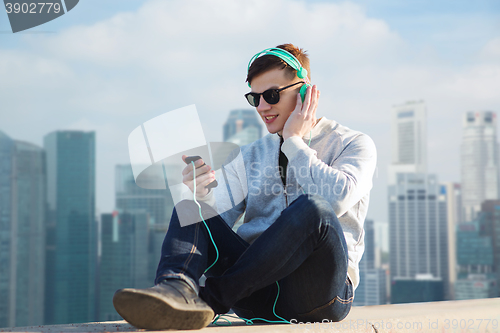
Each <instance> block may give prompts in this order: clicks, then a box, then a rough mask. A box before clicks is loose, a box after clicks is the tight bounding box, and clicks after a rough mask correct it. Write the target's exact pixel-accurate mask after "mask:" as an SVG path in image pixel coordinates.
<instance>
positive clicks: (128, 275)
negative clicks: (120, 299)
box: [98, 212, 153, 321]
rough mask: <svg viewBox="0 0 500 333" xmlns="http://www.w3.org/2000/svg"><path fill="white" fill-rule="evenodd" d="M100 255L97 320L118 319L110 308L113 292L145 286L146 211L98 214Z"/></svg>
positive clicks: (147, 283)
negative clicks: (99, 216)
mask: <svg viewBox="0 0 500 333" xmlns="http://www.w3.org/2000/svg"><path fill="white" fill-rule="evenodd" d="M101 226H102V227H101V230H102V232H101V242H102V254H101V265H100V288H99V290H100V292H99V299H98V301H99V308H100V311H99V312H100V313H99V318H98V320H100V321H101V320H106V321H107V320H120V319H121V318H120V316H119V315H118V313H117V312H116V310H115V309H114V307H113V295H114V293H115V291H116V290H118V289H121V288H148V287H150V286H152V285H153V281H150V280H149V277H148V260H147V258H148V249H149V244H148V226H149V215H148V214H147V213H144V212H143V213H123V214H119V213H118V212H114V213H113V214H102V215H101Z"/></svg>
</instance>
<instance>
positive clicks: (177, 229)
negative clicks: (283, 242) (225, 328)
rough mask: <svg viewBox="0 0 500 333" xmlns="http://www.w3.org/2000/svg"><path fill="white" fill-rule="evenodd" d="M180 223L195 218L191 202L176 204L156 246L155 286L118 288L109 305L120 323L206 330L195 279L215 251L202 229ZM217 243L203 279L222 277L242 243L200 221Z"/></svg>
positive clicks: (220, 225) (215, 221) (213, 223)
mask: <svg viewBox="0 0 500 333" xmlns="http://www.w3.org/2000/svg"><path fill="white" fill-rule="evenodd" d="M201 205H202V215H203V216H206V215H205V213H207V212H208V216H214V215H215V214H213V213H214V211H213V209H212V208H210V207H209V206H207V205H205V204H201ZM179 214H181V216H183V218H192V219H193V221H197V220H198V219H199V209H198V206H197V205H196V204H195V203H194V202H190V201H182V202H180V203H179V204H178V205H176V207H175V210H174V213H173V214H172V219H171V221H170V227H169V230H168V232H167V235H166V236H165V241H164V243H163V246H162V255H161V259H160V264H159V266H158V270H157V277H156V279H155V286H154V287H152V288H147V289H132V288H127V289H121V290H118V291H117V292H116V293H115V295H114V297H113V304H114V306H115V309H116V310H117V312H118V313H119V314H120V315H121V316H122V318H123V319H125V320H126V321H128V322H129V323H131V324H132V325H134V326H136V327H138V328H146V329H197V328H202V327H205V326H206V325H208V324H209V323H210V321H211V319H212V317H213V315H214V312H213V310H212V309H211V308H210V307H209V306H208V305H207V304H206V303H205V302H204V301H203V300H202V299H201V298H199V297H198V290H199V286H198V280H199V278H200V277H201V275H202V274H203V272H204V271H205V269H206V268H207V267H209V265H211V263H212V262H214V261H215V258H216V251H215V248H214V246H213V244H212V243H211V241H210V236H209V233H208V231H207V228H206V227H205V225H204V224H203V223H202V222H201V223H194V224H190V225H187V226H185V227H181V226H180V223H179ZM206 223H207V225H208V226H209V228H210V230H211V233H212V237H213V238H214V241H215V243H216V244H217V248H218V253H219V258H218V260H217V263H216V264H215V265H214V266H213V267H211V268H210V270H209V271H208V272H207V275H214V274H222V272H224V271H225V270H226V269H227V267H229V266H230V265H232V264H233V263H234V262H235V261H236V259H237V258H238V256H239V255H240V254H241V253H242V252H243V251H244V250H245V248H246V247H248V244H247V243H246V242H245V241H243V240H242V239H241V238H240V237H239V236H237V235H236V234H235V233H234V232H233V231H232V230H231V228H229V226H228V225H227V224H226V223H225V222H224V220H222V219H221V218H220V217H219V216H214V217H212V218H210V219H207V220H206Z"/></svg>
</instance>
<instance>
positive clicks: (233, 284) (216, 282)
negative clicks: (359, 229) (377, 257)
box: [200, 195, 352, 321]
mask: <svg viewBox="0 0 500 333" xmlns="http://www.w3.org/2000/svg"><path fill="white" fill-rule="evenodd" d="M346 279H347V245H346V242H345V238H344V235H343V232H342V228H341V226H340V224H339V222H338V219H337V217H336V215H335V213H334V211H333V209H332V207H331V205H330V204H329V203H328V202H327V201H326V200H324V199H323V198H322V197H320V196H314V195H303V196H301V197H299V198H298V199H297V200H295V201H294V202H293V203H292V204H291V205H290V206H289V207H288V208H287V209H285V210H284V211H283V213H282V214H281V216H280V217H279V218H278V219H277V220H276V221H275V222H274V223H273V224H272V225H271V226H270V227H269V228H268V229H267V230H266V231H265V232H264V233H263V234H262V235H261V236H259V237H258V238H257V239H256V240H255V242H254V243H252V245H251V246H250V247H249V248H248V249H247V250H246V251H245V252H244V253H243V254H242V255H241V256H240V257H239V259H238V260H237V261H236V262H235V264H234V265H232V266H231V267H230V268H229V269H228V270H227V271H226V272H225V273H224V274H223V275H221V276H218V277H210V278H208V279H207V281H206V286H205V288H204V290H202V292H201V294H200V295H201V297H202V298H203V299H204V300H205V301H206V302H207V303H208V304H209V305H210V306H211V307H212V308H213V309H214V311H215V312H216V313H226V312H227V311H228V310H229V308H231V307H233V306H235V305H236V308H244V307H245V306H248V305H249V304H255V302H253V301H252V296H251V295H255V293H256V292H258V291H259V290H261V289H263V288H270V286H272V285H273V284H274V283H275V281H281V284H282V292H281V294H280V298H279V301H278V306H277V314H278V315H280V316H282V317H284V318H286V319H287V320H291V319H298V317H300V318H302V317H303V318H317V317H318V318H319V317H322V316H326V317H323V318H321V320H322V319H328V320H341V319H342V318H343V317H344V316H345V315H347V313H348V311H349V309H350V302H351V301H352V297H351V296H352V286H350V284H348V283H349V282H348V283H347V284H346ZM273 288H274V287H273ZM228 291H231V292H228ZM349 293H351V295H350V296H349ZM267 294H269V293H267ZM267 294H266V295H267ZM267 297H268V298H269V296H267ZM274 297H275V296H274ZM337 297H338V298H337ZM273 300H274V299H273ZM335 300H339V302H338V303H341V304H342V305H339V306H337V304H336V301H335ZM266 303H268V304H269V302H266ZM343 303H345V304H343ZM271 304H272V303H271ZM260 308H261V309H259V307H258V305H255V308H254V309H249V310H253V313H254V314H255V315H256V316H261V317H263V318H266V319H276V318H275V317H274V316H273V314H272V308H269V306H268V305H267V306H266V309H262V304H261V306H260ZM236 310H237V309H236ZM263 310H264V311H263ZM236 312H237V313H238V311H236ZM299 315H300V316H299ZM321 320H320V321H321Z"/></svg>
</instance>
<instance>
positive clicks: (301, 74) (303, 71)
mask: <svg viewBox="0 0 500 333" xmlns="http://www.w3.org/2000/svg"><path fill="white" fill-rule="evenodd" d="M297 76H298V78H299V79H305V78H306V77H307V69H305V68H304V67H300V70H298V71H297Z"/></svg>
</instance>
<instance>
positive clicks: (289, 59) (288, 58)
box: [247, 47, 308, 81]
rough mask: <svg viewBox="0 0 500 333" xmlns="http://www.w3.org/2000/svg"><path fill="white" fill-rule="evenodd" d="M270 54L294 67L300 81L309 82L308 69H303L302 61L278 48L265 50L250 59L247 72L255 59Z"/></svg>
mask: <svg viewBox="0 0 500 333" xmlns="http://www.w3.org/2000/svg"><path fill="white" fill-rule="evenodd" d="M268 54H270V55H273V56H276V57H278V58H280V59H282V60H283V61H285V62H286V63H287V64H288V65H290V67H292V68H293V69H295V70H296V71H297V76H298V77H299V78H300V79H306V80H307V69H305V68H304V67H302V64H301V63H300V61H299V60H298V59H297V58H295V56H294V55H293V54H291V53H290V52H288V51H287V50H283V49H280V48H276V47H271V48H269V49H265V50H263V51H261V52H259V53H257V54H256V55H254V56H253V57H252V59H250V62H249V63H248V69H247V71H248V70H250V65H252V62H253V61H254V60H255V59H257V58H258V57H260V56H263V55H268ZM307 81H308V80H307Z"/></svg>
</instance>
